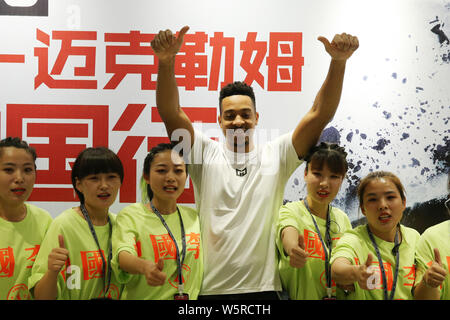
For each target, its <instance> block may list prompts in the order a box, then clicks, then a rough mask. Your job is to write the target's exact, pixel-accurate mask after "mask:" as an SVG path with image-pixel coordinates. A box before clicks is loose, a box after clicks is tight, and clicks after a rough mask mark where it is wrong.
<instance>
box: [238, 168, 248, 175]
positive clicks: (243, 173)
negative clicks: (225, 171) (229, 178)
mask: <svg viewBox="0 0 450 320" xmlns="http://www.w3.org/2000/svg"><path fill="white" fill-rule="evenodd" d="M246 174H247V168H244V169H236V175H237V176H238V177H243V176H245V175H246Z"/></svg>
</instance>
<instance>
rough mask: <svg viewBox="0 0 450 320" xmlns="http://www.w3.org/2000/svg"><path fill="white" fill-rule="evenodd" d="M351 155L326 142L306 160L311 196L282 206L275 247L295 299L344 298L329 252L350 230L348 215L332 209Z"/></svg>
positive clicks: (284, 279)
mask: <svg viewBox="0 0 450 320" xmlns="http://www.w3.org/2000/svg"><path fill="white" fill-rule="evenodd" d="M346 156H347V153H346V152H345V150H344V148H342V147H339V146H338V145H337V144H328V143H325V142H322V143H321V144H319V145H318V146H315V147H313V148H312V149H311V151H310V152H309V154H308V155H307V156H306V157H305V160H306V167H305V175H304V179H305V182H306V189H307V195H306V198H305V199H303V200H301V201H296V202H291V203H288V204H286V205H284V206H282V207H281V208H280V212H279V219H278V231H277V232H278V233H277V240H276V242H277V248H278V252H279V256H280V261H279V270H280V277H281V281H282V284H283V289H285V290H287V291H288V292H289V297H290V298H291V299H295V300H318V299H322V298H324V299H334V297H336V295H340V294H342V295H343V294H344V292H343V291H341V290H338V292H337V290H336V285H335V284H334V282H333V281H332V279H331V270H330V265H329V261H330V258H331V250H332V248H333V246H335V245H336V242H337V240H338V239H339V238H340V237H341V235H342V234H343V233H344V231H346V230H347V229H351V224H350V220H349V219H348V217H347V215H346V214H345V213H344V212H343V211H341V210H339V209H338V208H335V207H332V206H331V205H330V203H331V201H333V199H334V198H335V197H336V195H337V193H338V192H339V189H340V187H341V184H342V181H343V179H344V177H345V174H346V172H347V168H348V165H347V160H346Z"/></svg>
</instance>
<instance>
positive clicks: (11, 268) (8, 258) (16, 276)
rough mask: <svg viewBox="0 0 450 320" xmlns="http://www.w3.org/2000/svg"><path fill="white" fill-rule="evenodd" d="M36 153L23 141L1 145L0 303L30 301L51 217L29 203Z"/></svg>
mask: <svg viewBox="0 0 450 320" xmlns="http://www.w3.org/2000/svg"><path fill="white" fill-rule="evenodd" d="M35 162H36V152H35V150H34V149H33V148H32V147H30V146H29V145H28V144H27V143H26V142H25V141H23V140H21V139H20V138H12V137H8V138H6V139H3V140H1V141H0V300H28V299H31V295H30V293H29V291H28V277H29V276H30V274H31V267H32V266H33V264H34V259H35V258H36V255H37V253H38V251H39V248H40V245H41V243H42V240H43V239H44V236H45V233H46V232H47V229H48V227H49V225H50V223H51V221H52V218H51V216H50V214H49V213H48V212H47V211H45V210H43V209H40V208H38V207H36V206H34V205H31V204H28V203H25V201H27V200H28V198H29V196H30V194H31V192H32V191H33V186H34V183H35V181H36V164H35Z"/></svg>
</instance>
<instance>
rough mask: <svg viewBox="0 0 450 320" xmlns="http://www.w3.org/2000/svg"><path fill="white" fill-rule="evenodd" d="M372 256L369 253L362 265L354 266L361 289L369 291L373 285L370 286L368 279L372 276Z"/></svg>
mask: <svg viewBox="0 0 450 320" xmlns="http://www.w3.org/2000/svg"><path fill="white" fill-rule="evenodd" d="M372 261H373V256H372V254H371V253H369V255H368V256H367V260H366V262H365V263H364V264H362V265H359V266H356V278H357V281H358V284H359V286H360V287H361V289H364V290H371V289H373V285H371V283H370V280H369V278H370V277H371V276H374V273H373V270H372V268H370V266H371V265H372Z"/></svg>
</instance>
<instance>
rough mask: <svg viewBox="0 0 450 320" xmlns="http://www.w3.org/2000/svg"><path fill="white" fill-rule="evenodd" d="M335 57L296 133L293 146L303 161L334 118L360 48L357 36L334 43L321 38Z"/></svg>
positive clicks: (336, 38)
mask: <svg viewBox="0 0 450 320" xmlns="http://www.w3.org/2000/svg"><path fill="white" fill-rule="evenodd" d="M318 40H319V41H321V42H322V43H323V45H324V47H325V50H326V51H327V52H328V54H329V55H330V56H331V62H330V67H329V69H328V74H327V77H326V79H325V81H324V83H323V84H322V87H321V88H320V90H319V92H318V93H317V96H316V98H315V100H314V103H313V106H312V108H311V109H310V110H309V111H308V113H307V114H306V115H305V116H304V117H303V119H302V120H301V121H300V123H299V124H298V125H297V127H296V128H295V130H294V133H293V135H292V143H293V145H294V148H295V151H296V152H297V155H298V156H299V158H303V157H304V156H305V155H306V154H307V152H308V151H309V149H310V148H311V147H313V146H314V145H315V144H316V143H317V141H318V140H319V138H320V135H321V133H322V131H323V129H324V128H325V126H326V125H327V124H328V123H329V122H330V121H331V120H332V119H333V117H334V114H335V113H336V109H337V107H338V105H339V100H340V98H341V92H342V84H343V82H344V73H345V64H346V62H347V59H348V58H350V56H351V55H352V54H353V52H354V51H355V50H356V49H358V47H359V42H358V38H357V37H353V36H351V35H349V34H346V33H342V34H340V35H335V36H334V38H333V41H332V42H331V43H330V42H329V41H328V40H327V39H326V38H324V37H319V38H318Z"/></svg>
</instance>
